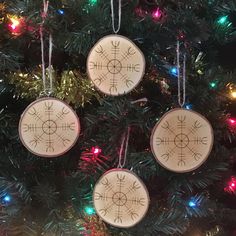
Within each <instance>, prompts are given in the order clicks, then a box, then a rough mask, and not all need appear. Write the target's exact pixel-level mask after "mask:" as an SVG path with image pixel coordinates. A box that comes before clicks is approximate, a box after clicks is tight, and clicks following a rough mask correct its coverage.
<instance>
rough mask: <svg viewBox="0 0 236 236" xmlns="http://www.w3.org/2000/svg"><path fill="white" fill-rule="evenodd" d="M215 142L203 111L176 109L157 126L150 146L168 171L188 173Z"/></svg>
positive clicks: (197, 165) (166, 115) (204, 158)
mask: <svg viewBox="0 0 236 236" xmlns="http://www.w3.org/2000/svg"><path fill="white" fill-rule="evenodd" d="M212 144H213V131H212V127H211V125H210V123H209V122H208V121H207V120H206V119H205V118H204V117H203V116H201V115H200V114H198V113H196V112H193V111H189V110H185V109H174V110H172V111H170V112H168V113H166V114H165V115H164V117H163V118H162V119H161V120H160V122H158V123H157V125H156V126H155V128H154V130H153V133H152V137H151V147H152V152H153V154H154V155H155V157H156V159H157V160H158V162H159V163H160V164H161V165H163V166H164V167H166V168H167V169H169V170H173V171H176V172H187V171H190V170H193V169H196V168H197V167H199V166H200V165H201V164H202V163H203V162H204V161H205V160H206V158H207V157H208V155H209V153H210V151H211V148H212Z"/></svg>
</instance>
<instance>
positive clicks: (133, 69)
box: [127, 64, 140, 72]
mask: <svg viewBox="0 0 236 236" xmlns="http://www.w3.org/2000/svg"><path fill="white" fill-rule="evenodd" d="M127 71H130V72H139V71H140V64H128V65H127Z"/></svg>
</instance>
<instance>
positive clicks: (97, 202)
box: [93, 169, 149, 227]
mask: <svg viewBox="0 0 236 236" xmlns="http://www.w3.org/2000/svg"><path fill="white" fill-rule="evenodd" d="M93 201H94V206H95V209H96V211H97V213H98V215H99V216H100V217H101V218H102V219H103V220H105V221H106V222H107V223H110V224H112V225H114V226H117V227H129V226H132V225H134V224H136V223H137V222H138V221H140V219H142V217H143V216H144V215H145V213H146V210H147V208H148V203H149V196H148V192H147V191H146V189H145V188H144V186H143V183H142V182H141V181H140V180H139V179H138V178H137V177H136V176H135V175H134V174H133V173H131V172H130V171H127V170H122V169H113V170H111V171H108V172H107V173H105V174H104V175H103V176H102V177H101V179H100V180H99V181H98V183H97V184H96V185H95V187H94V194H93Z"/></svg>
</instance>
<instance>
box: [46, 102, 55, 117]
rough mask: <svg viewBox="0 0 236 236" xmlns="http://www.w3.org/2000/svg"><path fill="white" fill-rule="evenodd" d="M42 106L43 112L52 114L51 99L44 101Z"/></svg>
mask: <svg viewBox="0 0 236 236" xmlns="http://www.w3.org/2000/svg"><path fill="white" fill-rule="evenodd" d="M44 106H45V113H46V114H47V113H48V114H52V113H53V109H52V107H53V102H52V101H46V102H45V103H44Z"/></svg>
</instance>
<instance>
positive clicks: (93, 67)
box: [89, 61, 103, 70]
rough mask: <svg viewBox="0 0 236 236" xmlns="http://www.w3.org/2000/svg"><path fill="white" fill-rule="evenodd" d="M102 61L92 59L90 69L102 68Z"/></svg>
mask: <svg viewBox="0 0 236 236" xmlns="http://www.w3.org/2000/svg"><path fill="white" fill-rule="evenodd" d="M102 67H103V65H102V62H93V61H90V64H89V68H90V70H102Z"/></svg>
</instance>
